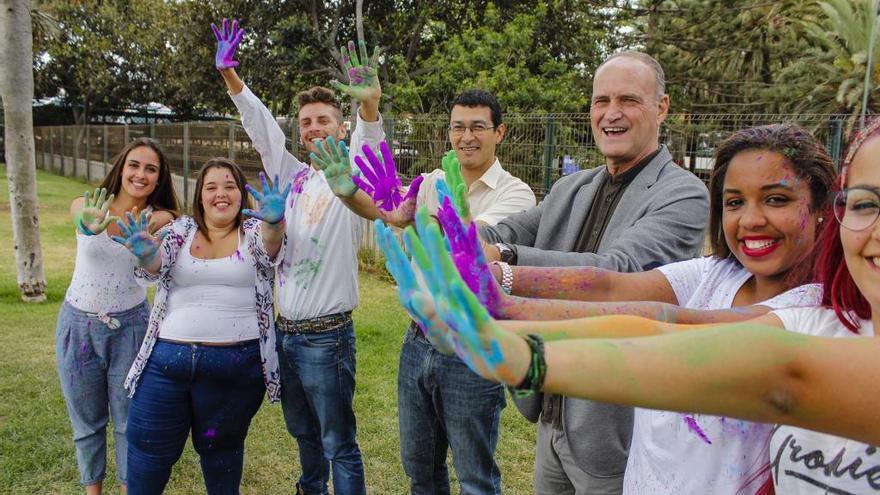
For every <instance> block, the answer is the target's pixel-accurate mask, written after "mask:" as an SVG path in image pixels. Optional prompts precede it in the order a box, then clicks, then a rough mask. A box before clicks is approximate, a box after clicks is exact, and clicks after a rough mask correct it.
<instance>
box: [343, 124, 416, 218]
mask: <svg viewBox="0 0 880 495" xmlns="http://www.w3.org/2000/svg"><path fill="white" fill-rule="evenodd" d="M379 151H380V153H381V154H382V158H379V157H378V156H376V153H374V152H373V150H372V149H371V148H370V147H369V146H367V145H364V147H363V152H364V156H365V157H367V161H366V162H365V161H364V159H363V158H361V157H360V156H356V157H355V158H354V162H355V164H357V166H358V168H359V169H360V170H361V173H362V174H363V179H361V178H360V177H354V178H353V179H352V180H353V181H354V183H355V184H356V185H357V186H358V187H359V188H361V189H362V190H363V191H364V192H365V193H367V195H369V196H370V198H372V199H373V203H375V204H376V207H377V208H378V209H379V216H380V217H381V218H382V220H385V221H386V222H388V223H391V224H392V225H396V226H401V227H402V226H405V225H407V224H409V223H411V222H412V220H413V216H414V214H415V206H416V198H417V197H418V195H419V188H420V187H421V185H422V180H423V177H422V176H418V177H416V178H415V179H413V181H412V182H411V183H410V185H409V189H404V188H403V187H402V185H401V182H400V177H398V175H397V167H396V166H395V164H394V155H393V154H392V153H391V150H390V149H389V148H388V143H387V142H385V141H382V142H381V143H379Z"/></svg>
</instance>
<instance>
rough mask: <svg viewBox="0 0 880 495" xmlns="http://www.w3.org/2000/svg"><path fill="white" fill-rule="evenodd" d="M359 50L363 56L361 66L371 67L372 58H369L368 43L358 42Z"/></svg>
mask: <svg viewBox="0 0 880 495" xmlns="http://www.w3.org/2000/svg"><path fill="white" fill-rule="evenodd" d="M358 49H359V50H360V54H361V59H360V62H361V65H369V63H370V58H369V57H368V56H367V55H368V54H367V43H366V42H365V41H364V40H358Z"/></svg>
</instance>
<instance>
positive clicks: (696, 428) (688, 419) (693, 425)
mask: <svg viewBox="0 0 880 495" xmlns="http://www.w3.org/2000/svg"><path fill="white" fill-rule="evenodd" d="M684 423H685V424H686V425H687V426H688V429H689V430H691V431H692V432H693V433H694V434H695V435H697V436H698V437H700V438H701V439H702V440H703V441H704V442H706V443H707V444H709V445H712V441H711V440H709V437H707V436H706V433H705V432H704V431H703V429H702V428H700V425H698V424H697V420H696V419H694V417H693V416H685V417H684Z"/></svg>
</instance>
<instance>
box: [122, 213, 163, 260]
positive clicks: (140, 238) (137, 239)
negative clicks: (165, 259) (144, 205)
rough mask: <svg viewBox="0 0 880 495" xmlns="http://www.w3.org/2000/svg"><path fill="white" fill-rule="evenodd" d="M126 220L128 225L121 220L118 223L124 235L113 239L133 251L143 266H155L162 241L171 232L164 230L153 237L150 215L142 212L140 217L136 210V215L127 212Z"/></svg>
mask: <svg viewBox="0 0 880 495" xmlns="http://www.w3.org/2000/svg"><path fill="white" fill-rule="evenodd" d="M125 218H126V220H127V221H128V224H126V223H123V222H122V221H121V220H117V221H116V224H117V225H119V230H120V231H121V232H122V235H121V236H112V237H111V239H113V240H114V241H116V242H118V243H119V244H122V245H123V246H125V248H126V249H128V250H129V251H131V253H132V254H134V255H135V256H136V257H137V259H138V262H139V263H140V264H141V266H149V265H151V264H153V263H154V262H155V261H156V256H157V255H158V254H159V247H160V246H162V240H163V239H165V236H166V235H168V232H170V230H169V229H162V230H160V231H159V232H157V233H156V235H151V234H150V230H149V226H150V215H149V214H148V213H147V212H145V211H142V212H141V214H140V216H137V210H135V212H134V214H132V213H131V212H126V213H125Z"/></svg>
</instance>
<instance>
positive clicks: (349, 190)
mask: <svg viewBox="0 0 880 495" xmlns="http://www.w3.org/2000/svg"><path fill="white" fill-rule="evenodd" d="M315 148H316V149H317V150H318V152H317V153H315V152H312V153H311V154H310V155H309V156H311V158H312V163H314V164H315V165H317V166H318V168H319V169H321V170H322V171H323V172H324V178H326V179H327V184H328V185H329V186H330V190H331V191H333V194H335V195H336V196H340V197H343V198H348V197H351V196H352V195H354V193H356V192H357V190H358V186H356V185H355V183H354V182H352V175H353V174H352V173H351V162H350V161H349V158H348V147H347V146H345V141H339V143H338V144H337V142H336V140H335V139H333V136H327V139H326V140H318V141H316V142H315Z"/></svg>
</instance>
